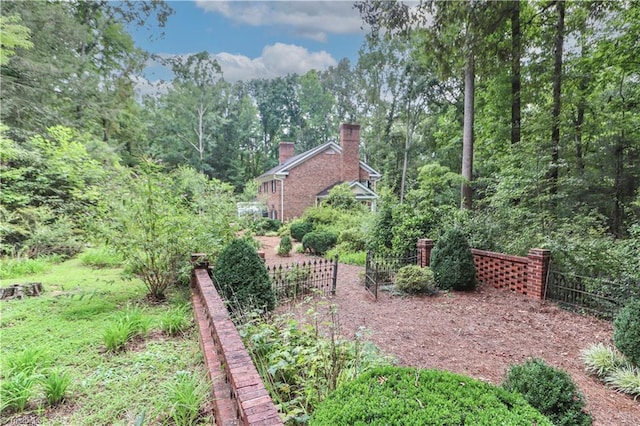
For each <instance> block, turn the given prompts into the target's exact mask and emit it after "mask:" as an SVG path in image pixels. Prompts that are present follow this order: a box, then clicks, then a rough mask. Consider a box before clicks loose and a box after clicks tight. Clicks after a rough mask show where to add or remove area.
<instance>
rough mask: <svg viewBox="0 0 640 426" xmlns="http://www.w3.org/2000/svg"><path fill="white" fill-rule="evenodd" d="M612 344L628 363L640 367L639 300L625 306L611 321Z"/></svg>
mask: <svg viewBox="0 0 640 426" xmlns="http://www.w3.org/2000/svg"><path fill="white" fill-rule="evenodd" d="M613 342H614V343H615V345H616V348H618V350H619V351H620V352H622V353H623V354H624V356H626V357H627V359H628V360H629V362H631V363H632V364H633V365H635V366H637V367H640V300H635V301H633V302H631V303H629V304H628V305H627V306H625V307H624V309H622V310H621V311H620V313H619V314H618V316H617V317H616V319H615V320H614V321H613Z"/></svg>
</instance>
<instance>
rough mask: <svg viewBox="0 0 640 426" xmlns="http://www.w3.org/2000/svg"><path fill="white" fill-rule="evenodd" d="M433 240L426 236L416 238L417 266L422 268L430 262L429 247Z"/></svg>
mask: <svg viewBox="0 0 640 426" xmlns="http://www.w3.org/2000/svg"><path fill="white" fill-rule="evenodd" d="M433 246H434V244H433V240H430V239H428V238H420V239H419V240H418V266H420V267H422V268H424V267H425V266H429V265H430V264H431V249H433Z"/></svg>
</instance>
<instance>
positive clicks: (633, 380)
mask: <svg viewBox="0 0 640 426" xmlns="http://www.w3.org/2000/svg"><path fill="white" fill-rule="evenodd" d="M605 383H607V384H608V385H609V386H611V387H612V388H613V389H615V390H617V391H618V392H622V393H626V394H629V395H633V396H634V399H638V397H639V396H640V371H638V368H637V367H632V366H630V365H627V366H624V367H620V368H617V369H615V370H614V371H612V372H611V373H610V374H609V375H608V376H607V377H606V378H605Z"/></svg>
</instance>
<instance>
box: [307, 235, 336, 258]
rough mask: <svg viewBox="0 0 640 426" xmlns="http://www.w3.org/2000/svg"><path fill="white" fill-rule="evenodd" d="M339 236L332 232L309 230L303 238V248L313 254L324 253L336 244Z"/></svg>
mask: <svg viewBox="0 0 640 426" xmlns="http://www.w3.org/2000/svg"><path fill="white" fill-rule="evenodd" d="M337 241H338V237H337V236H336V234H334V233H332V232H326V231H321V232H315V231H314V232H309V233H308V234H307V235H305V236H304V238H303V239H302V248H303V249H304V250H305V251H310V252H311V253H313V254H317V255H320V256H321V255H323V254H325V253H326V252H327V251H328V250H329V249H331V248H332V247H333V246H335V245H336V242H337Z"/></svg>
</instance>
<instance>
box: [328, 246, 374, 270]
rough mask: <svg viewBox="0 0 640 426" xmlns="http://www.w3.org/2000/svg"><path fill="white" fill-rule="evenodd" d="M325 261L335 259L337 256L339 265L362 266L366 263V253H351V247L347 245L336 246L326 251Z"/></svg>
mask: <svg viewBox="0 0 640 426" xmlns="http://www.w3.org/2000/svg"><path fill="white" fill-rule="evenodd" d="M324 255H325V257H326V258H327V259H335V257H336V256H338V259H339V260H340V263H346V264H347V265H358V266H364V265H365V263H366V262H367V252H366V251H364V250H363V251H356V252H354V251H351V247H349V246H348V245H347V246H346V247H345V245H343V244H337V245H336V246H335V247H334V248H332V249H331V250H329V251H327V252H326V253H325V254H324Z"/></svg>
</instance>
